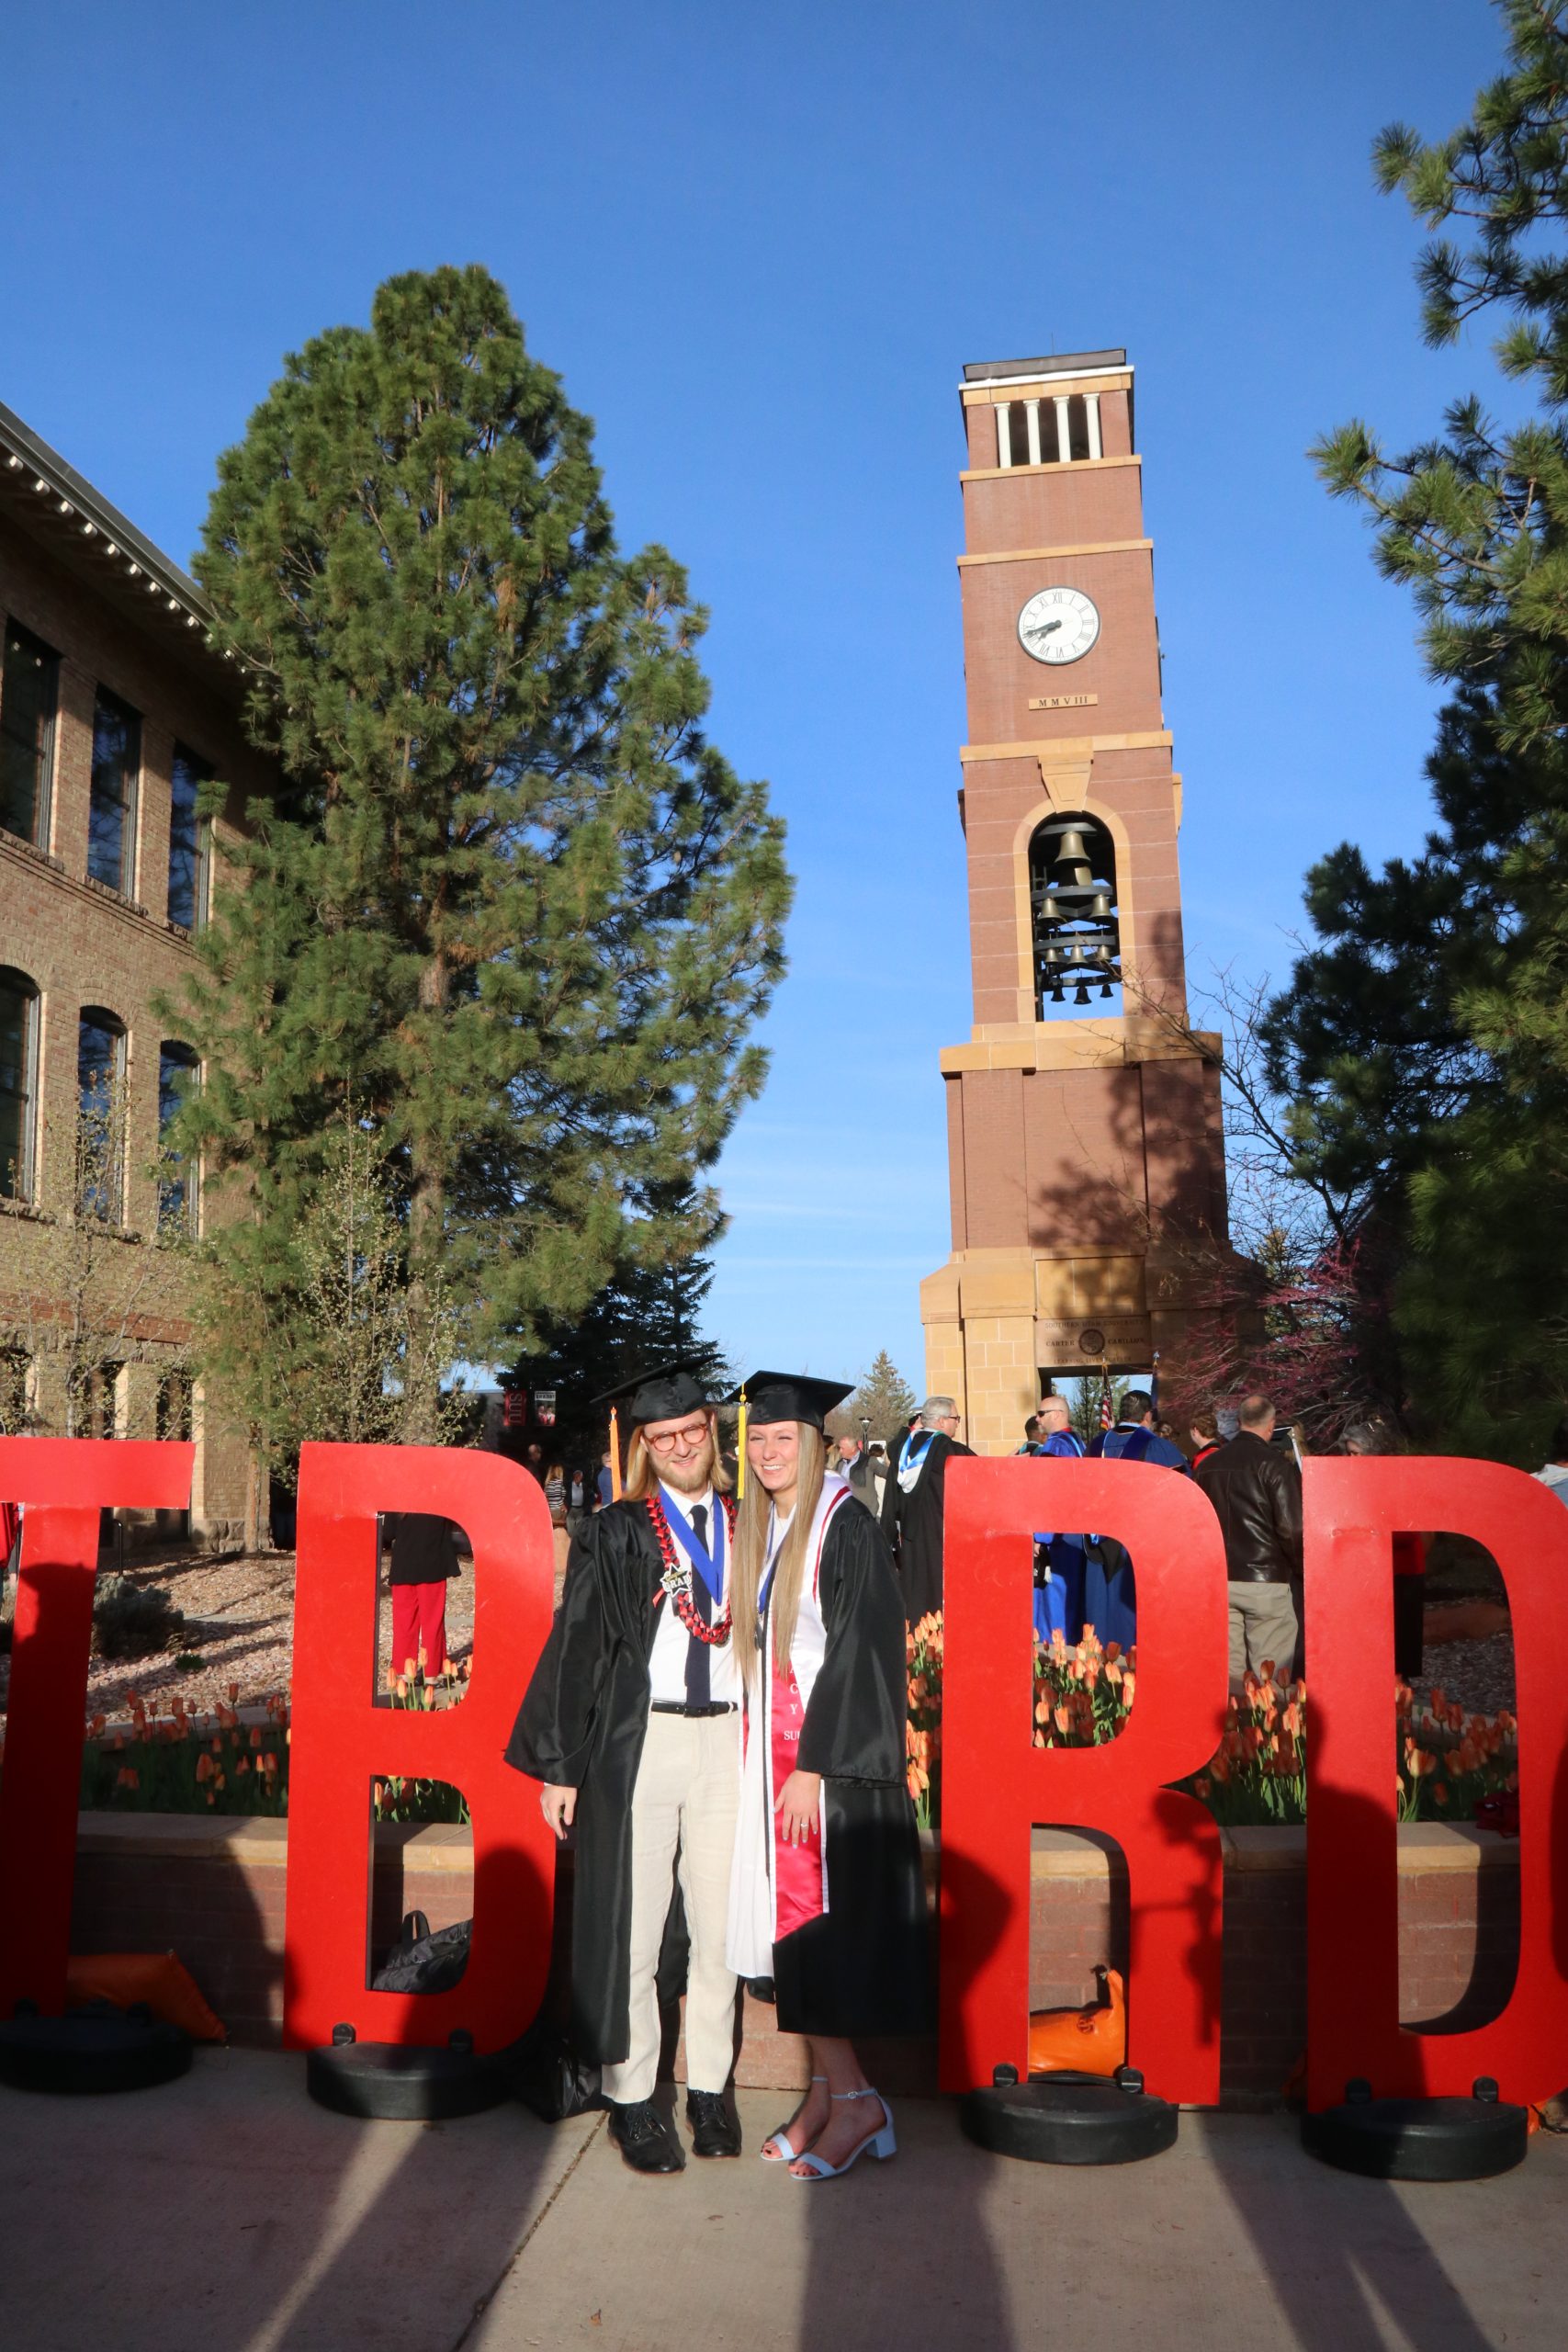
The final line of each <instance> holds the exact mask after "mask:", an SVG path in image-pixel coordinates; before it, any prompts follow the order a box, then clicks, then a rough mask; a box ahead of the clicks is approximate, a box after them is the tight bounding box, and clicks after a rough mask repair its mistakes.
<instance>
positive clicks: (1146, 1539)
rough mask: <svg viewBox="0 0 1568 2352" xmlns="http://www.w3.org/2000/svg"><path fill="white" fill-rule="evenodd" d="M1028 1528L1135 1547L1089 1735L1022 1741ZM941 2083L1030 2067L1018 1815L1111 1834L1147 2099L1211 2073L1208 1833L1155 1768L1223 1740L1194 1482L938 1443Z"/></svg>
mask: <svg viewBox="0 0 1568 2352" xmlns="http://www.w3.org/2000/svg"><path fill="white" fill-rule="evenodd" d="M1036 1527H1093V1528H1099V1529H1102V1530H1103V1531H1104V1532H1106V1533H1108V1534H1113V1535H1115V1536H1116V1537H1117V1538H1118V1540H1119V1541H1120V1542H1122V1544H1125V1545H1126V1546H1127V1549H1128V1551H1129V1552H1130V1553H1131V1554H1132V1555H1133V1560H1134V1566H1135V1569H1136V1573H1137V1580H1138V1682H1137V1694H1136V1699H1135V1702H1134V1707H1133V1710H1132V1713H1131V1714H1130V1716H1129V1717H1128V1720H1127V1722H1126V1724H1125V1725H1124V1726H1123V1728H1122V1732H1121V1734H1120V1736H1118V1737H1117V1738H1116V1739H1114V1740H1112V1741H1111V1742H1110V1743H1109V1745H1108V1746H1106V1747H1095V1748H1085V1749H1081V1750H1077V1749H1071V1748H1039V1747H1033V1746H1032V1744H1031V1743H1032V1732H1033V1675H1032V1645H1033V1638H1034V1627H1033V1619H1032V1607H1031V1600H1032V1593H1031V1544H1030V1535H1029V1532H1028V1531H1029V1530H1031V1529H1032V1528H1036ZM942 1581H943V1593H944V1601H945V1612H944V1615H945V1623H944V1634H945V1642H944V1663H943V1694H942V2087H943V2088H944V2089H946V2090H951V2091H963V2090H969V2089H972V2088H974V2087H976V2086H978V2085H983V2084H987V2083H989V2081H990V2080H991V2074H992V2069H993V2068H994V2067H995V2066H997V2065H998V2064H1002V2063H1004V2062H1005V2063H1007V2064H1010V2065H1013V2066H1016V2067H1017V2068H1018V2071H1019V2075H1020V2077H1021V2078H1022V2077H1023V2076H1024V2075H1026V2074H1027V2073H1028V2034H1029V1883H1030V1882H1029V1867H1030V1859H1029V1858H1030V1830H1031V1828H1032V1826H1033V1825H1034V1824H1035V1823H1036V1822H1062V1823H1077V1824H1079V1825H1081V1826H1084V1827H1086V1828H1087V1827H1093V1828H1096V1829H1100V1830H1104V1831H1107V1832H1109V1834H1110V1835H1111V1836H1112V1837H1114V1838H1116V1839H1117V1840H1118V1842H1119V1843H1120V1845H1121V1847H1122V1851H1123V1853H1124V1854H1125V1855H1126V1858H1127V1872H1128V1877H1129V1880H1130V1882H1131V1896H1132V1951H1131V1971H1130V1982H1129V1986H1128V2021H1129V2030H1130V2039H1129V2045H1128V2054H1129V2056H1130V2058H1131V2059H1132V2060H1133V2062H1134V2064H1136V2065H1138V2066H1140V2067H1142V2068H1143V2070H1144V2072H1145V2075H1147V2077H1148V2082H1149V2087H1150V2089H1151V2090H1153V2091H1157V2092H1158V2093H1159V2095H1160V2097H1161V2098H1169V2099H1182V2100H1187V2101H1190V2102H1192V2103H1195V2104H1211V2103H1213V2101H1214V2100H1215V2099H1217V2098H1218V2097H1219V2085H1220V2056H1219V2042H1220V1964H1221V1963H1220V1918H1221V1903H1222V1874H1221V1860H1220V1833H1219V1830H1218V1828H1217V1826H1215V1823H1214V1821H1213V1817H1212V1816H1211V1815H1210V1814H1209V1813H1208V1811H1207V1810H1206V1809H1205V1807H1204V1806H1202V1805H1201V1804H1199V1802H1198V1800H1197V1799H1196V1798H1195V1797H1190V1796H1186V1795H1183V1794H1181V1793H1180V1792H1177V1791H1173V1790H1171V1789H1169V1788H1168V1787H1167V1786H1166V1785H1165V1784H1166V1783H1167V1782H1168V1781H1175V1780H1179V1779H1181V1778H1182V1777H1183V1776H1184V1775H1185V1774H1187V1773H1189V1772H1194V1771H1198V1770H1201V1768H1202V1767H1203V1765H1204V1764H1206V1763H1207V1762H1208V1760H1209V1758H1210V1757H1211V1756H1212V1755H1213V1752H1214V1749H1215V1747H1217V1746H1218V1744H1219V1740H1220V1736H1221V1733H1222V1731H1223V1729H1224V1712H1225V1691H1226V1615H1225V1563H1224V1549H1223V1546H1222V1544H1221V1542H1220V1531H1219V1528H1218V1525H1217V1524H1216V1522H1215V1519H1214V1515H1213V1511H1212V1510H1211V1509H1210V1508H1209V1505H1208V1503H1207V1501H1206V1500H1205V1498H1204V1497H1203V1496H1202V1495H1201V1493H1200V1492H1199V1490H1198V1488H1197V1487H1195V1486H1193V1484H1192V1482H1191V1480H1190V1479H1188V1478H1184V1477H1182V1476H1179V1473H1177V1472H1176V1471H1173V1470H1163V1469H1160V1468H1158V1467H1156V1466H1152V1465H1150V1464H1145V1463H1124V1462H1099V1461H1086V1462H1067V1461H1052V1460H1042V1459H1034V1460H1028V1461H1019V1460H1012V1461H1006V1462H996V1461H974V1462H954V1463H952V1464H950V1465H949V1468H948V1473H947V1527H946V1538H945V1559H944V1566H943V1578H942Z"/></svg>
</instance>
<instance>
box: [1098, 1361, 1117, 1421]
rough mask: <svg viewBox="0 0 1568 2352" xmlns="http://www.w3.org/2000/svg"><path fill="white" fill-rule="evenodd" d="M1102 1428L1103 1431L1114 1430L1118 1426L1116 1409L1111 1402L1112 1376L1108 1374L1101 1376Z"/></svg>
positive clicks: (1104, 1373) (1103, 1373)
mask: <svg viewBox="0 0 1568 2352" xmlns="http://www.w3.org/2000/svg"><path fill="white" fill-rule="evenodd" d="M1115 1426H1116V1408H1115V1406H1114V1405H1113V1404H1112V1403H1111V1374H1109V1373H1108V1372H1102V1373H1101V1374H1100V1428H1101V1429H1102V1430H1113V1429H1114V1428H1115Z"/></svg>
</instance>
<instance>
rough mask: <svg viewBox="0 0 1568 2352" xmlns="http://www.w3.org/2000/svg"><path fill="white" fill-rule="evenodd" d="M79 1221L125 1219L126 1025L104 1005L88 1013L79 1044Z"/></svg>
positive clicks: (114, 1222)
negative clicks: (84, 1219)
mask: <svg viewBox="0 0 1568 2352" xmlns="http://www.w3.org/2000/svg"><path fill="white" fill-rule="evenodd" d="M76 1105H77V1118H76V1179H75V1207H76V1214H77V1216H96V1217H98V1218H100V1219H101V1220H102V1222H103V1223H104V1224H105V1225H119V1224H122V1223H123V1222H124V1217H125V1023H124V1022H123V1021H120V1020H118V1018H117V1017H116V1015H115V1014H114V1013H112V1012H105V1011H104V1009H103V1007H102V1006H101V1005H96V1004H88V1005H84V1006H83V1008H82V1021H81V1026H80V1028H79V1030H78V1031H77V1041H76Z"/></svg>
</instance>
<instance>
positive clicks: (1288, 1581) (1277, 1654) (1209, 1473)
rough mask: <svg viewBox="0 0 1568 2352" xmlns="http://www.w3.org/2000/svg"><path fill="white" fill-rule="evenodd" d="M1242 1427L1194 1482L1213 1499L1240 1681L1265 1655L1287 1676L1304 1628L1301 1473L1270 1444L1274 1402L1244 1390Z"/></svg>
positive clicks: (1233, 1668)
mask: <svg viewBox="0 0 1568 2352" xmlns="http://www.w3.org/2000/svg"><path fill="white" fill-rule="evenodd" d="M1240 1419H1241V1427H1240V1429H1239V1430H1237V1432H1236V1434H1235V1437H1234V1438H1232V1440H1231V1442H1230V1443H1229V1444H1228V1445H1222V1446H1221V1447H1220V1449H1219V1451H1218V1452H1217V1453H1211V1454H1210V1455H1208V1457H1207V1458H1206V1459H1205V1460H1204V1461H1203V1462H1202V1463H1201V1464H1200V1465H1199V1468H1198V1472H1197V1478H1198V1484H1199V1485H1200V1487H1202V1489H1203V1492H1204V1493H1205V1494H1206V1495H1207V1496H1208V1498H1209V1500H1210V1502H1211V1503H1212V1504H1213V1507H1214V1516H1215V1517H1216V1519H1218V1521H1219V1522H1220V1532H1221V1534H1222V1535H1223V1536H1224V1545H1225V1577H1226V1580H1227V1583H1228V1586H1229V1589H1230V1672H1231V1680H1232V1681H1233V1682H1239V1681H1240V1680H1241V1678H1242V1676H1243V1675H1244V1674H1245V1673H1246V1672H1247V1668H1251V1669H1252V1671H1253V1672H1254V1673H1255V1674H1256V1673H1258V1672H1260V1671H1261V1669H1262V1667H1263V1665H1264V1662H1265V1661H1266V1660H1268V1661H1269V1662H1271V1663H1272V1665H1273V1667H1274V1668H1275V1670H1276V1672H1277V1673H1278V1674H1279V1675H1280V1677H1281V1678H1283V1677H1287V1676H1289V1675H1290V1674H1292V1672H1293V1670H1294V1663H1295V1656H1296V1646H1297V1643H1298V1641H1299V1639H1300V1635H1301V1615H1300V1609H1299V1594H1300V1591H1301V1577H1302V1474H1301V1472H1300V1470H1298V1468H1297V1467H1296V1464H1295V1460H1294V1458H1293V1456H1292V1455H1291V1454H1289V1453H1285V1452H1283V1451H1282V1450H1281V1449H1280V1447H1278V1446H1275V1445H1272V1444H1270V1442H1269V1440H1270V1439H1271V1438H1272V1436H1273V1434H1274V1421H1275V1413H1274V1408H1273V1406H1272V1405H1271V1404H1270V1403H1269V1399H1268V1397H1247V1398H1246V1399H1245V1400H1244V1401H1243V1404H1242V1408H1241V1416H1240Z"/></svg>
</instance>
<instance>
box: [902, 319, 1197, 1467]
mask: <svg viewBox="0 0 1568 2352" xmlns="http://www.w3.org/2000/svg"><path fill="white" fill-rule="evenodd" d="M960 399H961V401H962V403H963V416H964V430H965V435H966V438H967V458H968V462H967V464H966V465H965V467H964V471H963V472H962V474H961V475H960V477H959V480H960V482H961V484H962V488H963V496H964V553H963V554H962V555H961V556H960V557H959V559H958V571H959V581H960V586H961V594H962V601H963V617H964V665H965V674H966V678H967V684H968V723H969V738H970V740H969V741H968V742H967V743H966V744H965V745H964V748H963V750H962V752H960V759H961V762H962V765H963V778H964V782H963V789H962V791H961V792H960V794H959V808H960V812H961V816H962V821H963V825H964V839H965V848H966V854H967V862H968V879H969V936H970V959H971V967H972V978H973V985H974V1025H973V1027H972V1029H971V1031H970V1034H969V1037H968V1040H967V1042H966V1043H964V1044H962V1045H956V1046H948V1047H947V1048H945V1049H944V1051H943V1052H942V1057H941V1067H942V1080H943V1082H944V1086H945V1091H946V1096H947V1111H948V1151H949V1174H950V1189H951V1194H952V1211H953V1253H952V1255H951V1257H950V1258H949V1260H948V1261H947V1263H946V1265H945V1266H942V1268H940V1269H939V1270H938V1272H935V1273H933V1274H931V1275H929V1276H928V1277H927V1279H926V1281H925V1282H924V1283H922V1284H921V1285H920V1304H921V1315H922V1318H923V1320H924V1324H925V1332H926V1385H927V1387H928V1389H929V1390H931V1391H932V1392H937V1393H942V1392H945V1393H948V1394H951V1395H953V1396H955V1397H957V1398H958V1399H959V1402H960V1406H961V1408H962V1410H963V1411H964V1417H965V1422H966V1433H967V1435H968V1439H969V1442H970V1444H971V1445H974V1446H975V1447H976V1448H977V1449H978V1450H979V1451H980V1452H981V1453H1011V1451H1012V1450H1013V1448H1014V1447H1015V1446H1016V1445H1017V1444H1018V1443H1019V1442H1020V1438H1021V1433H1022V1427H1023V1422H1024V1419H1025V1418H1026V1417H1027V1415H1028V1414H1029V1413H1031V1412H1032V1410H1033V1408H1034V1406H1035V1404H1036V1402H1037V1401H1038V1398H1039V1397H1040V1396H1041V1394H1042V1392H1043V1389H1044V1388H1045V1387H1047V1386H1048V1385H1050V1380H1051V1376H1052V1375H1053V1374H1055V1375H1064V1374H1091V1375H1096V1376H1097V1375H1098V1374H1099V1372H1100V1368H1101V1366H1104V1367H1105V1368H1107V1369H1109V1370H1110V1371H1111V1373H1112V1374H1116V1373H1142V1374H1147V1373H1148V1371H1149V1370H1150V1368H1151V1363H1152V1360H1153V1357H1154V1353H1155V1351H1156V1349H1157V1350H1158V1351H1159V1356H1160V1368H1161V1374H1162V1379H1163V1378H1164V1377H1165V1376H1166V1375H1167V1374H1170V1373H1175V1372H1177V1371H1178V1370H1179V1362H1180V1357H1181V1353H1182V1351H1183V1348H1184V1345H1185V1343H1186V1340H1187V1337H1188V1334H1189V1332H1190V1329H1191V1328H1192V1324H1193V1320H1194V1317H1199V1316H1201V1313H1202V1307H1201V1297H1202V1295H1203V1293H1204V1290H1205V1288H1206V1286H1207V1284H1208V1283H1210V1282H1212V1261H1213V1250H1214V1249H1215V1248H1218V1249H1219V1250H1222V1251H1223V1250H1224V1247H1225V1190H1224V1143H1223V1140H1222V1134H1221V1124H1220V1090H1219V1069H1218V1043H1219V1041H1218V1039H1217V1038H1210V1037H1202V1036H1197V1035H1193V1033H1192V1032H1191V1031H1190V1029H1189V1028H1188V1025H1187V990H1186V978H1185V967H1184V960H1183V953H1182V939H1181V894H1180V884H1179V874H1178V866H1177V832H1178V829H1179V822H1180V816H1181V778H1180V776H1179V775H1177V773H1176V772H1175V770H1174V768H1173V765H1172V761H1171V739H1170V736H1169V734H1168V732H1167V731H1166V728H1165V720H1164V713H1163V710H1162V707H1161V700H1160V659H1159V639H1158V631H1157V628H1156V618H1155V601H1154V562H1153V545H1152V542H1151V541H1150V540H1149V539H1148V538H1146V537H1145V536H1144V522H1143V489H1142V479H1141V467H1142V461H1141V459H1140V458H1138V456H1137V455H1136V453H1135V451H1134V446H1133V370H1132V368H1130V367H1129V366H1128V365H1127V356H1126V354H1125V352H1123V351H1090V352H1078V353H1074V354H1067V355H1063V356H1056V357H1053V358H1049V359H1016V360H993V361H986V362H984V363H981V364H979V365H977V366H974V367H969V368H965V369H964V381H963V384H962V386H961V387H960ZM1205 1252H1207V1254H1208V1257H1209V1260H1210V1265H1209V1268H1208V1270H1207V1271H1206V1272H1205V1271H1204V1270H1203V1269H1202V1267H1201V1260H1202V1259H1203V1257H1204V1254H1205Z"/></svg>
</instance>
